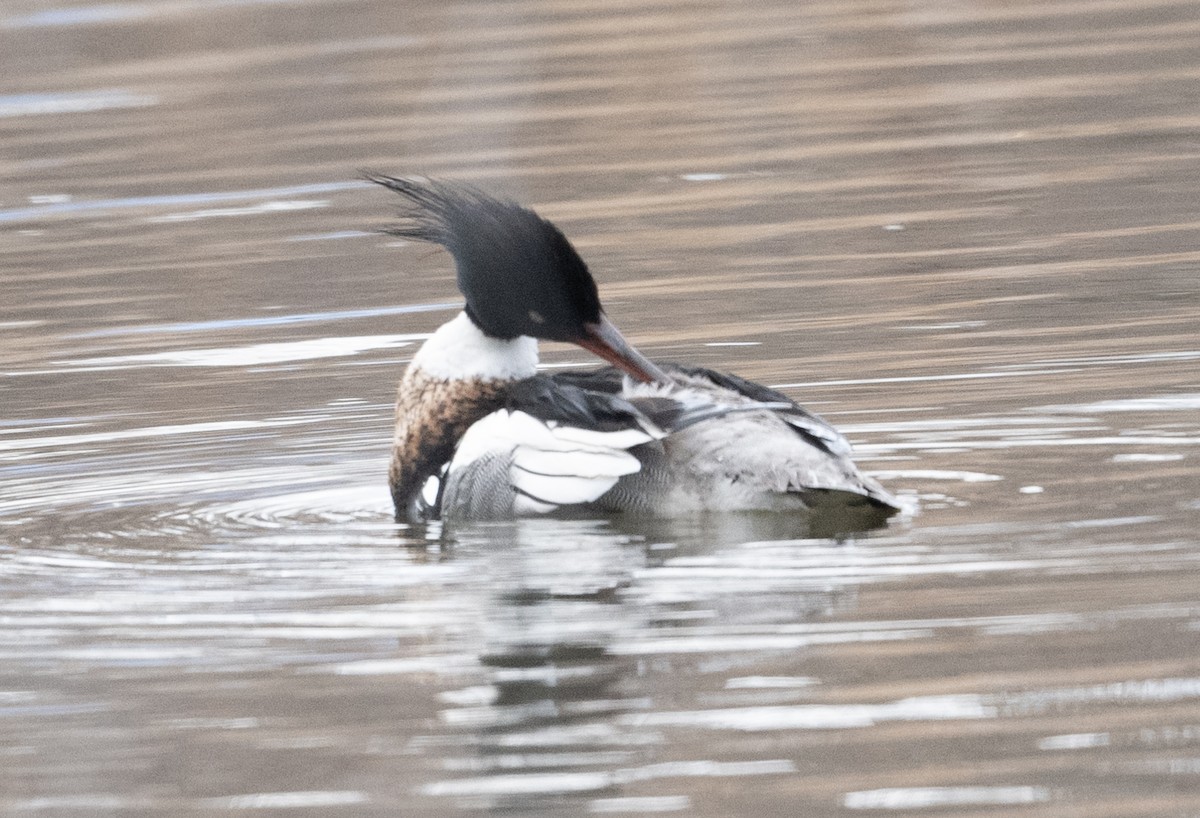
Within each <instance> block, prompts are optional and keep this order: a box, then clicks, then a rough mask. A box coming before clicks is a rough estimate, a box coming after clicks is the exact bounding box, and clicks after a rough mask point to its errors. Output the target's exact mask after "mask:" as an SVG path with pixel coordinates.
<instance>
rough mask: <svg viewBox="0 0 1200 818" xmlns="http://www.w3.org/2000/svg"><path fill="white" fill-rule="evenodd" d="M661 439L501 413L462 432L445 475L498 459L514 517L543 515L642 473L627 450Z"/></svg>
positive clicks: (598, 494)
mask: <svg viewBox="0 0 1200 818" xmlns="http://www.w3.org/2000/svg"><path fill="white" fill-rule="evenodd" d="M655 431H656V432H657V431H658V430H655ZM662 435H663V433H661V432H659V433H658V434H654V433H652V432H650V431H646V430H643V429H620V430H617V431H614V432H600V431H596V430H592V429H581V428H578V427H573V426H563V425H558V424H555V423H547V422H545V421H542V420H538V419H537V418H535V417H533V416H532V415H528V414H526V413H524V412H517V411H509V410H507V409H501V410H499V411H497V412H493V413H492V414H490V415H488V416H487V417H485V418H483V420H480V421H479V422H477V423H475V424H474V425H472V426H471V428H470V429H468V430H467V433H466V434H465V435H463V438H462V440H461V441H460V442H459V444H458V449H457V451H455V453H454V459H453V460H452V461H451V462H450V470H449V474H453V473H454V472H455V471H456V470H459V469H465V468H467V467H468V466H469V465H470V464H471V463H473V462H474V461H476V460H479V459H481V458H483V457H485V456H489V455H492V456H494V455H503V456H504V457H506V458H507V459H508V463H509V466H508V480H509V486H510V488H511V489H514V490H515V491H516V499H515V500H514V508H513V511H514V513H516V514H518V515H520V514H545V513H548V512H550V511H553V510H554V509H556V508H558V507H559V506H566V505H575V504H579V503H590V502H592V501H593V500H597V499H599V498H600V497H601V495H603V494H604V493H605V492H606V491H608V490H609V489H611V488H612V487H613V486H614V485H616V483H617V481H618V480H619V479H621V477H623V476H625V475H627V474H633V473H634V472H636V471H638V470H639V469H640V468H641V463H640V462H639V461H638V459H637V458H636V457H634V456H633V455H632V454H630V453H629V452H628V451H626V450H627V449H630V448H632V447H634V446H638V445H640V444H642V443H649V442H650V441H651V440H654V439H656V438H658V437H661V436H662ZM447 476H449V475H447Z"/></svg>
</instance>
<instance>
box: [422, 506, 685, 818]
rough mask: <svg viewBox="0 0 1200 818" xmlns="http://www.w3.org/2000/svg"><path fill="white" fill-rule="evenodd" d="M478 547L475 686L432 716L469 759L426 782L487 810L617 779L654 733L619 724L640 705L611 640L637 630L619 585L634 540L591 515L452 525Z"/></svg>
mask: <svg viewBox="0 0 1200 818" xmlns="http://www.w3.org/2000/svg"><path fill="white" fill-rule="evenodd" d="M453 538H454V540H455V546H454V547H455V548H466V549H471V550H477V552H478V553H479V554H480V555H481V556H482V563H481V566H480V568H481V570H482V571H483V573H484V575H485V576H487V577H488V578H489V579H488V585H489V588H488V590H487V592H486V600H485V602H484V607H483V610H482V611H481V624H482V630H481V633H480V641H479V644H478V647H477V650H478V655H479V662H480V665H481V667H482V668H483V669H484V671H485V673H484V677H483V684H482V685H477V686H472V687H470V688H466V689H463V690H457V691H448V692H446V693H444V694H443V695H442V698H443V701H446V702H447V703H448V704H450V705H451V706H449V707H447V708H445V709H443V710H442V712H441V717H442V719H443V721H444V722H445V723H446V724H447V725H448V726H449V727H451V728H453V729H454V730H455V731H456V732H461V733H462V734H464V735H465V736H466V737H467V742H466V743H465V744H456V746H458V747H460V748H461V749H462V750H467V751H469V752H470V755H466V756H456V757H452V758H449V759H447V760H446V762H445V768H446V770H447V771H448V772H454V773H457V774H458V775H457V776H456V777H454V778H447V779H445V780H442V781H436V782H433V783H431V784H429V785H427V786H426V787H425V792H426V793H427V794H429V795H435V796H451V797H454V798H456V799H460V800H466V801H467V802H469V803H471V804H474V805H486V806H488V807H491V808H497V809H503V808H505V807H510V806H515V805H517V804H520V805H522V806H523V807H525V808H534V807H536V806H539V805H540V806H551V805H554V804H561V803H562V802H564V800H566V799H568V798H569V797H577V796H578V795H579V794H595V793H598V792H602V791H604V790H607V789H610V788H612V787H614V786H616V785H617V783H618V782H617V779H616V773H615V770H617V769H618V768H620V767H623V766H627V765H630V764H635V763H637V761H638V760H639V757H640V754H641V752H642V750H643V748H645V747H647V746H652V745H655V744H658V743H659V742H661V740H662V739H661V736H659V735H657V734H656V733H654V732H652V731H650V732H648V731H645V730H640V729H636V728H626V727H623V726H622V724H621V722H620V718H619V717H620V716H622V715H624V714H627V713H630V712H636V711H638V710H641V709H645V708H646V707H647V706H648V702H647V700H646V699H645V698H644V697H642V696H641V695H639V691H638V687H637V678H638V676H639V668H638V662H637V660H635V659H634V658H633V657H630V656H622V655H620V654H618V653H616V652H615V651H614V650H613V646H614V645H615V644H617V643H619V642H620V641H622V640H623V639H624V638H625V637H626V634H628V633H629V632H631V631H637V630H640V629H642V628H644V627H645V625H646V623H645V621H644V620H645V617H646V616H647V615H648V614H647V611H646V610H645V609H643V608H639V607H637V606H633V605H629V604H627V600H626V599H625V596H624V594H625V592H626V590H627V589H628V588H629V586H630V585H631V583H632V582H633V581H634V577H635V575H636V573H637V572H638V570H639V569H640V568H641V567H642V566H644V564H645V549H644V547H643V545H642V543H640V542H638V541H636V540H634V539H633V538H631V537H628V536H624V535H621V534H619V533H616V532H614V531H612V530H611V529H610V528H609V527H608V526H607V525H606V524H604V523H602V522H599V521H591V522H586V521H584V522H569V523H568V522H559V521H554V520H527V521H520V522H515V523H504V524H490V525H483V524H481V525H474V526H468V527H464V528H460V529H458V530H456V531H455V532H454V534H453Z"/></svg>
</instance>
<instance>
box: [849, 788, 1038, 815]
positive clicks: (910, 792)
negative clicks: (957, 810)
mask: <svg viewBox="0 0 1200 818" xmlns="http://www.w3.org/2000/svg"><path fill="white" fill-rule="evenodd" d="M1049 800H1050V791H1049V790H1047V789H1046V788H1044V787H892V788H888V789H881V790H861V791H859V792H848V793H846V795H845V797H844V798H843V799H842V805H843V806H844V807H846V809H903V810H913V809H926V808H929V807H963V806H989V805H999V804H1034V803H1038V802H1042V801H1049Z"/></svg>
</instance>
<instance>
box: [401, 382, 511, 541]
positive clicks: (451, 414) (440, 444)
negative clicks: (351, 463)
mask: <svg viewBox="0 0 1200 818" xmlns="http://www.w3.org/2000/svg"><path fill="white" fill-rule="evenodd" d="M511 383H512V382H511V381H482V380H444V379H441V378H435V377H432V376H430V375H429V374H428V373H426V372H425V371H423V370H421V369H418V368H414V367H411V366H410V367H409V368H408V370H407V371H406V372H405V373H404V377H403V378H401V379H400V387H399V390H398V392H397V394H396V431H395V435H394V437H393V438H392V461H391V464H390V466H389V467H388V483H389V485H390V486H391V490H392V502H393V503H394V504H395V506H396V516H397V517H398V518H404V517H408V516H409V515H410V506H411V503H410V501H411V500H412V498H413V496H414V495H415V494H416V493H417V492H419V491H420V490H421V488H422V487H423V486H424V484H425V481H426V480H427V479H428V478H429V476H430V475H431V474H434V473H435V472H436V471H437V470H438V469H440V468H441V467H442V464H444V463H445V462H446V461H448V460H449V459H450V458H451V457H452V456H453V455H454V448H455V446H457V445H458V441H459V440H460V439H461V438H462V436H463V434H465V433H466V431H467V429H468V428H469V427H470V426H471V424H473V423H475V422H476V421H477V420H479V419H480V418H483V417H484V416H485V415H488V414H491V413H492V412H494V411H495V410H496V409H499V408H500V407H501V405H502V404H503V402H504V398H505V395H506V393H507V391H508V387H509V386H510V384H511Z"/></svg>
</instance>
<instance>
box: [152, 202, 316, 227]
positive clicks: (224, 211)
mask: <svg viewBox="0 0 1200 818" xmlns="http://www.w3.org/2000/svg"><path fill="white" fill-rule="evenodd" d="M319 207H329V202H328V201H327V200H317V199H294V200H292V201H280V200H278V199H276V200H272V201H269V202H261V203H260V204H255V205H247V206H246V207H218V208H209V209H207V210H192V211H190V212H187V213H168V214H167V215H165V216H154V217H152V218H149V219H146V221H148V222H150V223H151V224H158V223H164V222H194V221H199V220H201V219H213V218H228V217H231V216H258V215H260V214H263V213H287V212H290V211H293V210H313V209H315V208H319Z"/></svg>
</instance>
